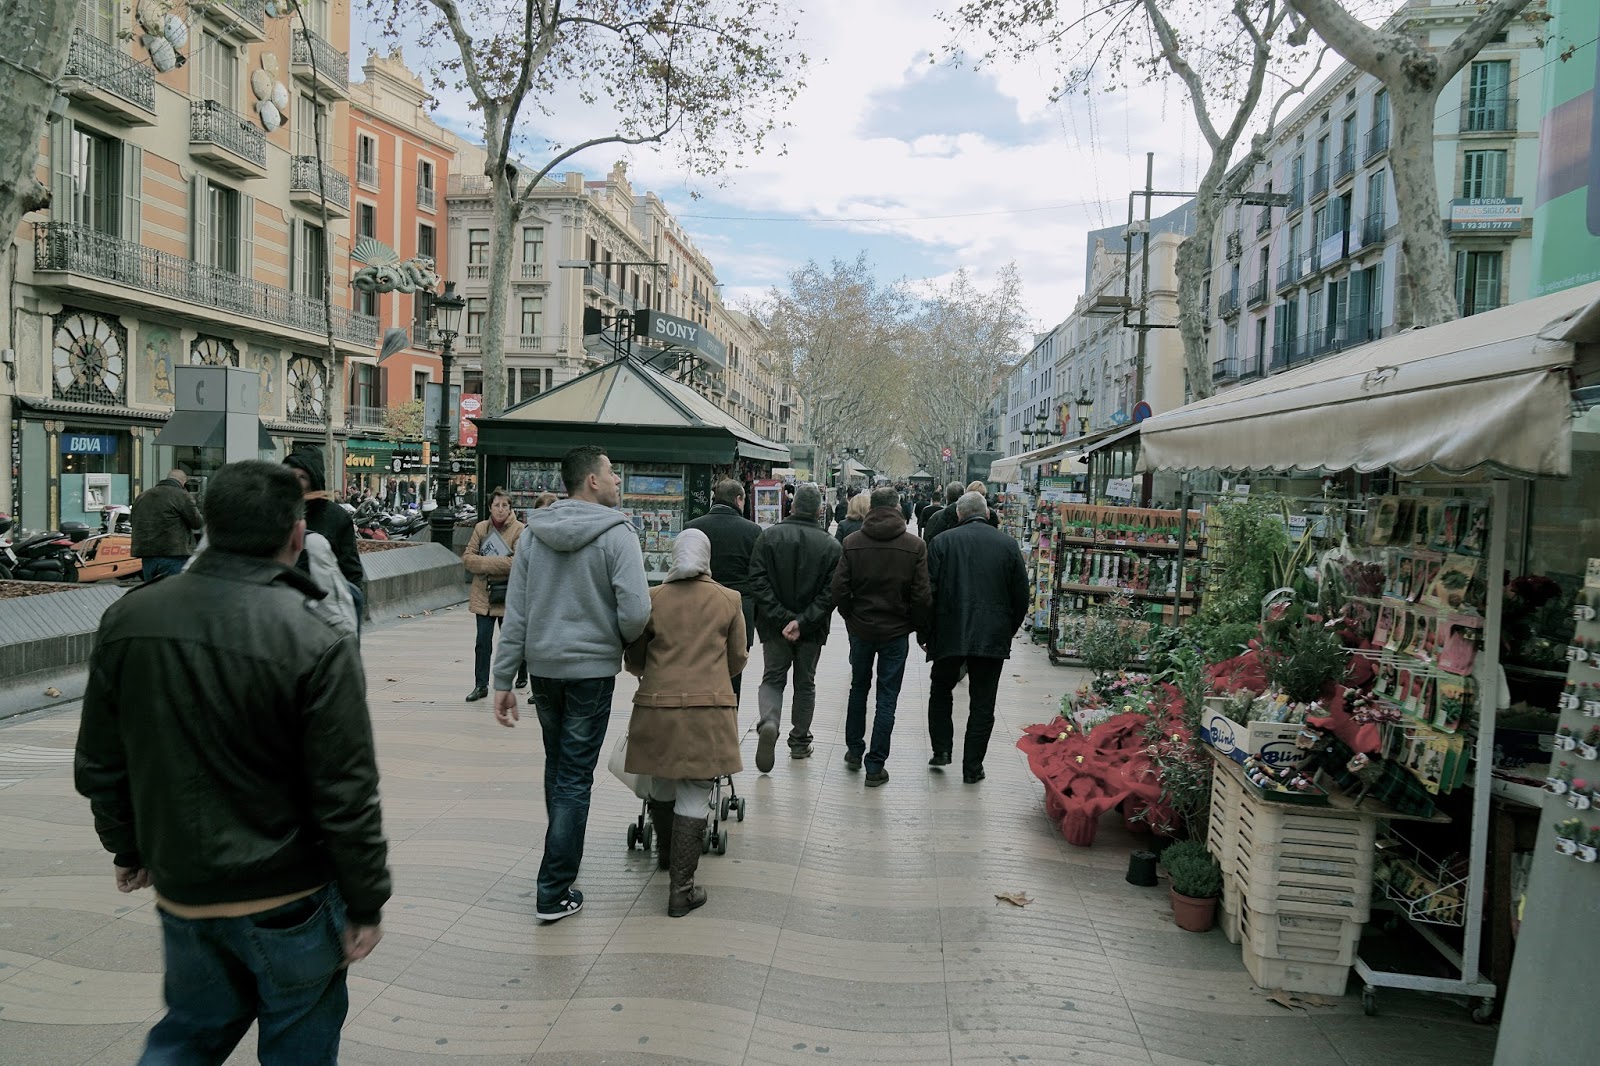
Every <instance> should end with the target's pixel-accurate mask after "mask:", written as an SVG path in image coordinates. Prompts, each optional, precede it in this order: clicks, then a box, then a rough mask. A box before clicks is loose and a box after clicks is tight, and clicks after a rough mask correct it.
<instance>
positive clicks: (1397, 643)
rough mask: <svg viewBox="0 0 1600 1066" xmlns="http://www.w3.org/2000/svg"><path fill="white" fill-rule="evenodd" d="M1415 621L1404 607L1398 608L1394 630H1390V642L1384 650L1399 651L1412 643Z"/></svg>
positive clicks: (1395, 614)
mask: <svg viewBox="0 0 1600 1066" xmlns="http://www.w3.org/2000/svg"><path fill="white" fill-rule="evenodd" d="M1413 621H1414V620H1413V618H1412V615H1411V612H1410V611H1408V610H1406V609H1405V608H1403V607H1396V608H1395V611H1394V628H1393V629H1391V630H1389V641H1388V643H1386V644H1385V645H1384V646H1383V650H1384V651H1399V650H1400V649H1401V648H1403V647H1405V646H1406V645H1407V644H1408V643H1410V641H1411V629H1412V623H1413Z"/></svg>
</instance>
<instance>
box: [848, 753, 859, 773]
mask: <svg viewBox="0 0 1600 1066" xmlns="http://www.w3.org/2000/svg"><path fill="white" fill-rule="evenodd" d="M844 768H845V769H846V770H859V769H861V756H859V755H851V754H850V753H849V752H848V751H847V752H845V753H844Z"/></svg>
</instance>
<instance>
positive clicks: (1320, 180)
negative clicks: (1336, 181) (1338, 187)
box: [1311, 163, 1328, 200]
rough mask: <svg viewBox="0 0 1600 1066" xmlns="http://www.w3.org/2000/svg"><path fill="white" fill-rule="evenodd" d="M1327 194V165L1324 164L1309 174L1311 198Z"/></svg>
mask: <svg viewBox="0 0 1600 1066" xmlns="http://www.w3.org/2000/svg"><path fill="white" fill-rule="evenodd" d="M1327 194H1328V164H1326V163H1324V164H1322V165H1321V166H1320V167H1318V168H1317V169H1315V170H1313V171H1312V172H1311V198H1312V199H1313V200H1315V199H1316V198H1317V197H1319V196H1326V195H1327Z"/></svg>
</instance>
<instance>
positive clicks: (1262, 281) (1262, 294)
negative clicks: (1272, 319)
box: [1247, 274, 1272, 307]
mask: <svg viewBox="0 0 1600 1066" xmlns="http://www.w3.org/2000/svg"><path fill="white" fill-rule="evenodd" d="M1271 296H1272V293H1271V292H1270V291H1269V290H1268V286H1267V276H1266V275H1265V274H1263V275H1261V277H1259V278H1257V279H1256V280H1255V281H1252V282H1251V283H1250V294H1249V296H1248V297H1247V302H1248V304H1249V306H1251V307H1259V306H1261V305H1262V304H1264V303H1266V302H1267V300H1268V299H1270V298H1271Z"/></svg>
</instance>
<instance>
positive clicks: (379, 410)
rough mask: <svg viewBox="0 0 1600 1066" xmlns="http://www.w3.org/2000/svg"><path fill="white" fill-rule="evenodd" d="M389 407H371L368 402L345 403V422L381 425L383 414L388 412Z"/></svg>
mask: <svg viewBox="0 0 1600 1066" xmlns="http://www.w3.org/2000/svg"><path fill="white" fill-rule="evenodd" d="M388 410H389V409H388V408H387V407H371V406H368V405H367V404H360V403H351V404H345V408H344V424H345V425H346V426H381V425H383V416H384V415H385V413H387V412H388Z"/></svg>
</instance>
